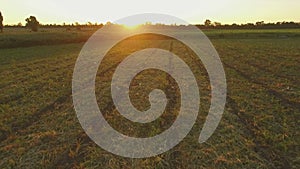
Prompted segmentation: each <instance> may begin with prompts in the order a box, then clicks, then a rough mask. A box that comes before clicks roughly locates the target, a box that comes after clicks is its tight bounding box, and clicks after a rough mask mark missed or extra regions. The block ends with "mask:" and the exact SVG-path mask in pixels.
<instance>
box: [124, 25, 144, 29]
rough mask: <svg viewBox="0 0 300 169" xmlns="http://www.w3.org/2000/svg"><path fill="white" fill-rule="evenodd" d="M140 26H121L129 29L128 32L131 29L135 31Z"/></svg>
mask: <svg viewBox="0 0 300 169" xmlns="http://www.w3.org/2000/svg"><path fill="white" fill-rule="evenodd" d="M140 26H141V25H128V24H126V25H123V27H124V28H126V29H130V30H132V29H137V28H138V27H140Z"/></svg>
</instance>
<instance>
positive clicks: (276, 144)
mask: <svg viewBox="0 0 300 169" xmlns="http://www.w3.org/2000/svg"><path fill="white" fill-rule="evenodd" d="M4 31H5V32H4V33H3V34H0V65H1V66H0V79H1V80H0V168H295V169H296V168H300V144H299V143H300V133H299V131H300V127H299V122H300V86H299V84H300V75H299V72H300V66H299V64H300V30H299V29H280V30H204V33H205V34H206V35H207V36H208V37H209V38H210V40H211V41H212V43H213V45H214V46H215V48H216V50H217V51H218V53H219V55H220V58H221V60H222V62H223V65H224V68H225V72H226V78H227V85H228V88H227V90H228V93H227V95H228V96H227V104H226V107H225V112H224V115H223V118H222V120H221V123H220V124H219V126H218V128H217V130H216V131H215V133H214V134H213V135H212V137H211V138H210V139H209V140H208V141H207V142H205V143H203V144H199V143H198V137H199V133H200V129H201V127H202V125H203V122H204V120H205V117H206V115H207V112H208V108H209V105H210V91H211V88H210V85H209V81H208V77H207V73H206V71H205V69H204V67H203V65H202V64H201V62H200V61H199V60H198V61H197V62H195V61H194V60H193V59H192V58H193V57H194V54H193V52H192V51H190V50H189V49H188V48H186V47H185V46H184V45H183V44H181V43H179V42H178V41H176V40H174V39H170V38H166V37H161V36H155V35H141V36H137V37H132V38H130V39H126V40H124V41H122V42H121V43H120V44H118V45H117V46H115V47H114V48H113V49H112V50H111V51H110V52H109V53H108V54H107V57H106V58H105V60H104V62H103V64H102V66H101V70H100V69H99V70H98V73H97V79H96V84H97V86H96V95H97V99H98V105H99V107H100V109H101V110H102V112H105V113H104V114H105V118H106V120H107V121H108V122H109V123H110V125H111V126H113V127H114V128H116V129H117V130H118V131H120V132H122V133H126V134H127V135H131V136H139V137H149V136H153V135H156V134H157V133H160V132H162V131H163V130H165V129H167V128H168V127H170V125H171V124H172V122H173V121H174V119H175V118H176V112H177V109H178V87H177V86H176V84H174V80H173V79H172V78H171V77H170V76H169V75H168V74H166V73H164V72H160V71H157V70H148V71H144V72H143V73H141V74H139V75H138V76H137V77H136V78H135V79H134V80H133V81H132V85H131V88H130V89H131V91H130V97H131V100H132V102H133V103H132V104H133V105H134V106H135V107H137V108H138V109H139V110H146V109H147V108H149V106H150V105H149V102H148V101H147V96H148V94H149V92H150V91H151V90H152V89H154V88H160V89H162V90H164V91H165V92H166V93H167V94H168V95H169V97H168V99H169V100H170V102H169V104H168V105H167V108H166V112H165V113H164V114H163V116H162V117H161V118H160V119H158V120H155V121H154V122H151V123H150V124H144V125H138V124H135V123H130V122H129V121H128V120H126V119H125V118H123V117H121V116H120V114H119V113H118V112H117V111H116V110H115V107H114V106H113V103H112V100H111V98H110V83H109V82H110V80H111V76H112V74H113V72H114V70H115V68H116V66H117V64H118V63H120V62H121V61H122V60H123V59H124V58H125V56H127V55H128V54H130V53H132V52H134V51H137V50H140V49H143V48H145V47H147V46H149V44H152V45H154V46H153V47H159V48H162V49H166V50H169V51H171V52H173V53H175V54H177V55H178V56H180V57H181V58H182V59H183V60H184V61H185V62H186V63H187V64H188V65H189V66H190V67H191V69H192V71H193V73H194V74H195V76H196V78H197V82H198V85H199V87H200V90H199V92H200V94H201V104H200V112H199V116H198V119H197V122H196V125H195V126H194V127H193V128H192V130H191V132H190V133H189V135H188V136H187V137H186V138H185V139H184V140H183V141H182V142H180V143H179V144H178V145H177V146H176V147H174V148H173V149H171V150H170V151H168V152H166V153H163V154H161V155H158V156H156V157H151V158H144V159H130V158H123V157H120V156H116V155H113V154H111V153H109V152H107V151H105V150H103V149H101V148H100V147H98V146H97V145H96V144H95V143H94V142H93V141H92V140H90V139H89V137H88V136H87V135H86V134H85V132H84V130H83V129H82V128H81V126H80V123H79V121H78V120H77V117H76V113H75V110H74V108H73V103H72V73H73V68H74V65H75V62H76V59H77V57H78V55H79V52H80V50H81V48H82V47H83V45H84V42H86V41H87V39H88V38H89V37H90V36H91V35H92V33H93V32H94V31H95V30H89V29H82V30H81V31H79V30H71V31H66V30H65V29H41V30H40V32H37V33H33V32H30V31H28V30H26V29H13V28H7V29H5V30H4ZM153 42H154V43H153ZM100 77H101V78H100ZM149 78H151V80H150V81H149ZM99 96H101V98H105V99H103V100H100V99H99V98H100V97H99ZM141 100H142V101H141ZM176 105H177V106H176Z"/></svg>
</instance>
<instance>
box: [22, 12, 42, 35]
mask: <svg viewBox="0 0 300 169" xmlns="http://www.w3.org/2000/svg"><path fill="white" fill-rule="evenodd" d="M25 21H26V22H27V23H26V27H29V28H30V29H31V30H32V31H34V32H37V31H38V28H39V25H40V23H39V21H37V19H36V17H34V16H30V17H29V18H26V19H25Z"/></svg>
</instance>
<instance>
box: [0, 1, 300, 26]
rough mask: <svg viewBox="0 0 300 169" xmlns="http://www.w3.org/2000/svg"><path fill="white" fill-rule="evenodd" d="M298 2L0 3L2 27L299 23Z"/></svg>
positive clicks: (299, 5) (299, 3)
mask: <svg viewBox="0 0 300 169" xmlns="http://www.w3.org/2000/svg"><path fill="white" fill-rule="evenodd" d="M299 7H300V0H185V1H182V0H180V1H175V0H151V1H150V0H147V1H143V0H107V1H102V0H84V1H75V0H26V1H20V0H0V11H1V12H2V14H3V16H4V18H5V24H17V23H19V22H22V23H23V24H24V23H25V18H26V17H28V16H30V15H34V16H36V17H37V19H38V20H39V21H40V22H41V23H43V24H46V23H57V24H62V23H63V22H66V23H74V22H80V23H86V22H89V21H90V22H93V23H95V22H98V23H105V22H107V21H114V20H117V19H120V18H122V17H125V16H129V15H133V14H139V13H163V14H169V15H173V16H176V17H179V18H181V19H184V20H186V21H187V22H189V23H192V24H196V23H203V22H204V20H205V19H210V20H212V21H217V22H221V23H229V24H231V23H248V22H252V23H254V22H256V21H261V20H264V21H265V22H277V21H295V22H300V12H299V11H300V10H299Z"/></svg>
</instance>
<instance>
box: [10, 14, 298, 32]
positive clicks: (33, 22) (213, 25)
mask: <svg viewBox="0 0 300 169" xmlns="http://www.w3.org/2000/svg"><path fill="white" fill-rule="evenodd" d="M25 21H26V24H25V25H24V26H23V25H22V23H18V24H16V25H5V26H6V27H27V28H30V29H31V30H32V31H34V32H36V31H38V28H40V27H43V28H66V29H67V30H71V29H72V28H75V29H77V30H80V29H81V28H84V27H95V28H101V27H102V26H103V25H110V24H112V23H111V22H107V23H105V24H102V23H91V22H87V23H85V24H80V23H78V22H75V23H71V24H66V23H63V24H41V23H40V22H39V21H38V20H37V18H36V17H35V16H30V17H29V18H26V19H25ZM146 25H153V24H151V22H147V23H146ZM154 25H156V26H182V25H176V24H172V25H165V24H154ZM195 26H197V27H198V28H200V29H278V28H300V23H297V22H293V21H291V22H277V23H265V22H264V21H258V22H256V23H247V24H235V23H233V24H222V23H220V22H212V21H211V20H209V19H206V20H205V22H204V24H196V25H195Z"/></svg>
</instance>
